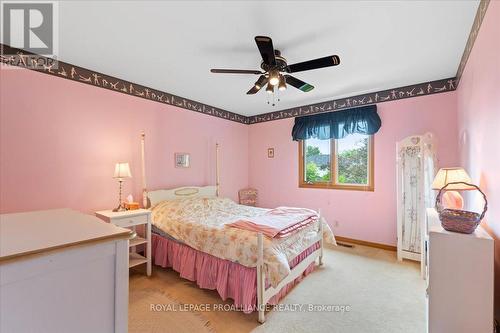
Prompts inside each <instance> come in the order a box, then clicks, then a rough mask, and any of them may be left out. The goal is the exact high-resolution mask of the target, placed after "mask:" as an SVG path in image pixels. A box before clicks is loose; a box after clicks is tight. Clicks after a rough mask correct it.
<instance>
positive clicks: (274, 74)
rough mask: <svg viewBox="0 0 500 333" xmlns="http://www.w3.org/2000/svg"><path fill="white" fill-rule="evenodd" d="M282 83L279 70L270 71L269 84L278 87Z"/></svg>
mask: <svg viewBox="0 0 500 333" xmlns="http://www.w3.org/2000/svg"><path fill="white" fill-rule="evenodd" d="M279 82H280V74H279V72H278V71H277V70H271V71H269V84H271V85H272V86H275V85H277V84H278V83H279Z"/></svg>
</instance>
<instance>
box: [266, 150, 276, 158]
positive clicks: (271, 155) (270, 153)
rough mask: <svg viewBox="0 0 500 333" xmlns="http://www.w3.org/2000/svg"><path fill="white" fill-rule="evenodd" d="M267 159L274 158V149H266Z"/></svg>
mask: <svg viewBox="0 0 500 333" xmlns="http://www.w3.org/2000/svg"><path fill="white" fill-rule="evenodd" d="M267 157H268V158H274V148H267Z"/></svg>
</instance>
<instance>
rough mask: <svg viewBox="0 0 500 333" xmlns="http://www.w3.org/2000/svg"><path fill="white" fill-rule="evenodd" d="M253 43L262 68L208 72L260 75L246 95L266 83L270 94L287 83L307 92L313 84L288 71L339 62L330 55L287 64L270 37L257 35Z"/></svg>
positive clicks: (215, 69)
mask: <svg viewBox="0 0 500 333" xmlns="http://www.w3.org/2000/svg"><path fill="white" fill-rule="evenodd" d="M255 43H257V47H258V48H259V52H260V55H261V56H262V62H261V63H260V68H262V70H248V69H218V68H213V69H211V70H210V72H212V73H221V74H253V75H260V76H259V78H258V79H257V81H256V82H255V84H254V86H253V87H252V88H251V89H250V90H249V91H247V95H253V94H256V93H257V92H258V91H259V90H260V89H261V88H262V87H264V86H265V85H266V84H267V87H266V91H267V92H268V93H270V94H271V93H273V92H274V88H275V87H276V86H278V89H279V90H286V88H287V84H289V85H291V86H293V87H295V88H297V89H299V90H301V91H303V92H309V91H311V90H313V89H314V86H312V85H310V84H309V83H306V82H304V81H302V80H299V79H297V78H296V77H294V76H291V75H289V73H297V72H302V71H308V70H311V69H317V68H323V67H330V66H337V65H338V64H340V58H339V56H337V55H332V56H328V57H323V58H318V59H314V60H309V61H304V62H299V63H296V64H292V65H288V64H287V63H286V59H285V58H283V57H282V56H281V52H280V51H279V50H275V49H274V47H273V41H272V39H271V38H270V37H266V36H257V37H255Z"/></svg>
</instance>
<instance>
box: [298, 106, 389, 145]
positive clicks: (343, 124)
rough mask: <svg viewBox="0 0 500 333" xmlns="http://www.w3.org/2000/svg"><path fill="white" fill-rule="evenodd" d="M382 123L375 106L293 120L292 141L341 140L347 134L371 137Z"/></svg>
mask: <svg viewBox="0 0 500 333" xmlns="http://www.w3.org/2000/svg"><path fill="white" fill-rule="evenodd" d="M381 126H382V121H381V120H380V117H379V115H378V113H377V106H376V105H368V106H363V107H359V108H352V109H347V110H341V111H334V112H328V113H320V114H316V115H311V116H304V117H297V118H295V125H294V126H293V130H292V137H293V140H294V141H298V140H307V139H320V140H329V139H342V138H344V137H346V136H347V135H349V134H355V133H357V134H366V135H372V134H375V133H377V132H378V130H379V129H380V127H381Z"/></svg>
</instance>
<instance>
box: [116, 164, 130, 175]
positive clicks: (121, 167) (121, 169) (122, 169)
mask: <svg viewBox="0 0 500 333" xmlns="http://www.w3.org/2000/svg"><path fill="white" fill-rule="evenodd" d="M130 177H132V175H131V174H130V167H129V166H128V163H116V165H115V174H114V176H113V178H118V179H123V178H130Z"/></svg>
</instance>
